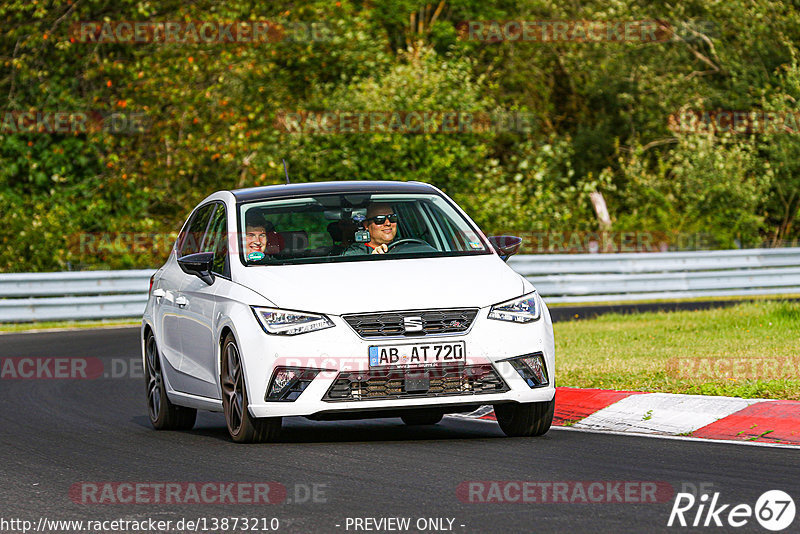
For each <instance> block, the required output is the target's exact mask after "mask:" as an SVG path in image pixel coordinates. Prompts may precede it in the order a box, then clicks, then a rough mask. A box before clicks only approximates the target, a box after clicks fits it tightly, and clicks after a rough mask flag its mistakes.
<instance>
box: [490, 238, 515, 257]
mask: <svg viewBox="0 0 800 534" xmlns="http://www.w3.org/2000/svg"><path fill="white" fill-rule="evenodd" d="M489 243H491V245H492V247H493V248H494V249H495V250H496V251H497V253H498V254H499V255H500V259H501V260H503V261H508V258H510V257H511V256H513V255H514V254H516V253H517V252H519V248H520V247H521V246H522V238H521V237H516V236H513V235H493V236H490V237H489Z"/></svg>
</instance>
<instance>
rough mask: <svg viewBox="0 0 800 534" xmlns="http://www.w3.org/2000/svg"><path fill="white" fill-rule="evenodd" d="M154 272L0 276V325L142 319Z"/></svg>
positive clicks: (82, 272) (85, 272) (148, 270)
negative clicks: (28, 322) (151, 276)
mask: <svg viewBox="0 0 800 534" xmlns="http://www.w3.org/2000/svg"><path fill="white" fill-rule="evenodd" d="M154 272H155V270H154V269H143V270H136V271H81V272H66V273H20V274H0V323H10V322H27V321H64V320H82V319H121V318H129V317H137V316H138V317H141V315H142V312H143V311H144V307H145V304H146V303H147V288H148V287H149V286H150V275H152V274H153V273H154Z"/></svg>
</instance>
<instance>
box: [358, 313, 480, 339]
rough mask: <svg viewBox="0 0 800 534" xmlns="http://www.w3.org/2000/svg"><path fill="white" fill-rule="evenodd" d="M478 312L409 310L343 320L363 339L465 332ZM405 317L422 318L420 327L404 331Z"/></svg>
mask: <svg viewBox="0 0 800 534" xmlns="http://www.w3.org/2000/svg"><path fill="white" fill-rule="evenodd" d="M477 314H478V309H477V308H455V309H445V310H408V311H398V312H382V313H363V314H354V315H345V316H344V320H345V321H347V324H349V325H350V326H351V327H352V328H353V330H355V331H356V333H357V334H358V335H359V336H361V337H363V338H376V337H377V338H380V337H391V336H408V337H412V336H426V335H436V334H460V333H463V332H466V331H467V330H469V327H470V325H471V324H472V321H474V320H475V316H476V315H477ZM406 317H419V318H420V319H422V330H417V331H413V332H406V328H405V326H404V325H403V319H405V318H406Z"/></svg>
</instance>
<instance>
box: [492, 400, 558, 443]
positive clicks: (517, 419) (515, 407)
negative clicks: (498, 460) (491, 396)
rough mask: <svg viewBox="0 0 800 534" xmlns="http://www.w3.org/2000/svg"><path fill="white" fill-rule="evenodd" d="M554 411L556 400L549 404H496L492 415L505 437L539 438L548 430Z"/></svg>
mask: <svg viewBox="0 0 800 534" xmlns="http://www.w3.org/2000/svg"><path fill="white" fill-rule="evenodd" d="M555 409H556V399H555V398H553V400H551V401H549V402H531V403H526V404H518V403H513V404H511V403H509V404H498V405H496V406H495V407H494V414H495V416H496V417H497V422H498V423H499V424H500V429H501V430H502V431H503V432H504V433H505V435H506V436H509V437H520V436H541V435H543V434H546V433H547V431H548V430H550V425H552V424H553V413H554V412H555Z"/></svg>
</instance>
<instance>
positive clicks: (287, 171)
mask: <svg viewBox="0 0 800 534" xmlns="http://www.w3.org/2000/svg"><path fill="white" fill-rule="evenodd" d="M281 161H282V162H283V173H284V174H285V175H286V185H289V169H288V168H287V167H286V160H285V159H283V158H281Z"/></svg>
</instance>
